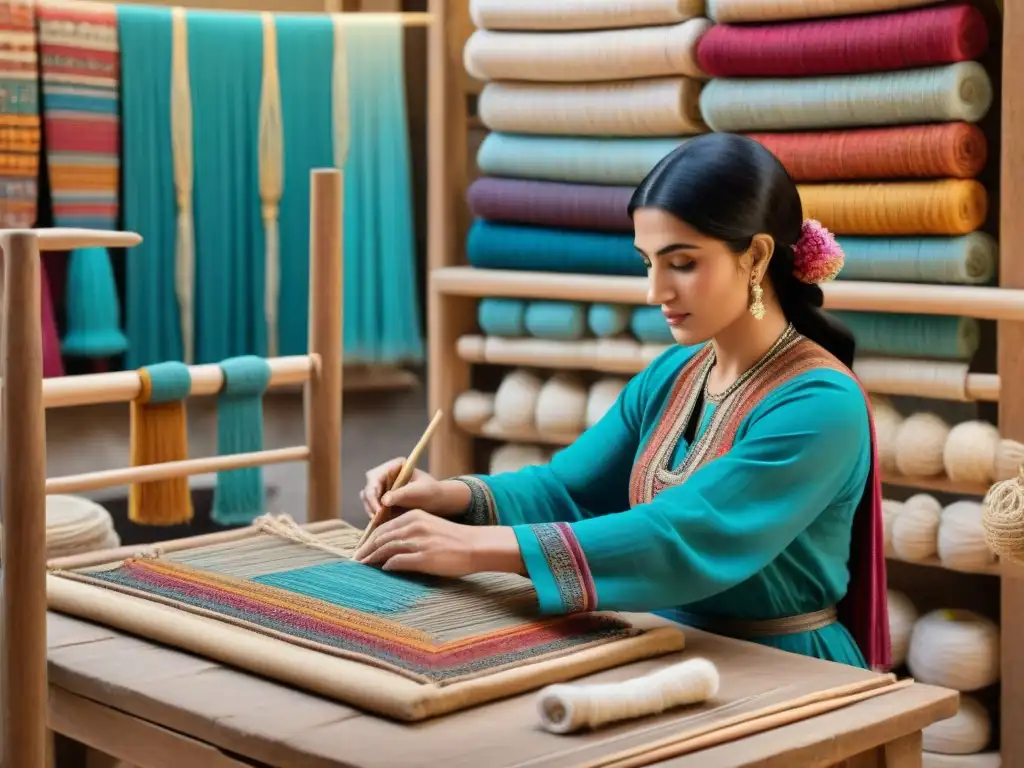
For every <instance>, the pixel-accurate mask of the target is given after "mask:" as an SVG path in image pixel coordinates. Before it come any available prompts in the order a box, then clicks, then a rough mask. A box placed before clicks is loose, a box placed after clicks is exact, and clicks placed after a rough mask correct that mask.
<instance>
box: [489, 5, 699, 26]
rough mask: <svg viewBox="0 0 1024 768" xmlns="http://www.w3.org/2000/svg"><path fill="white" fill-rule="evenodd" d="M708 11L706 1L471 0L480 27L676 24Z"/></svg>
mask: <svg viewBox="0 0 1024 768" xmlns="http://www.w3.org/2000/svg"><path fill="white" fill-rule="evenodd" d="M703 13H704V0H611V2H609V0H558V2H551V0H470V3H469V16H470V18H471V19H472V20H473V25H474V26H475V27H477V28H478V29H511V30H525V29H530V30H549V31H553V30H577V29H617V28H620V27H645V26H649V25H654V24H672V23H675V22H677V21H685V20H686V19H689V18H692V17H694V16H700V15H701V14H703Z"/></svg>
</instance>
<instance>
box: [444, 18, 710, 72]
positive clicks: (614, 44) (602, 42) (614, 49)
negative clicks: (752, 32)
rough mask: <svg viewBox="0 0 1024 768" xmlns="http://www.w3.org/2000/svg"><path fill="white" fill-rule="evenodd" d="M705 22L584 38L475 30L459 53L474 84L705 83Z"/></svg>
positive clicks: (604, 32) (707, 24)
mask: <svg viewBox="0 0 1024 768" xmlns="http://www.w3.org/2000/svg"><path fill="white" fill-rule="evenodd" d="M711 26H712V24H711V22H710V21H708V20H707V19H705V18H694V19H689V20H688V21H684V22H682V23H681V24H671V25H666V26H660V27H641V28H639V29H637V28H632V27H631V28H629V29H609V30H599V31H588V32H564V33H562V32H491V31H488V30H482V29H478V30H476V31H475V32H474V33H473V34H472V35H470V38H469V40H467V41H466V46H465V48H463V52H462V57H463V64H464V66H465V68H466V71H467V72H468V73H469V74H470V75H471V76H472V77H475V78H476V79H477V80H483V81H494V80H521V81H529V82H538V83H547V82H564V83H582V82H600V81H606V80H636V79H639V78H646V77H668V76H671V75H685V76H687V77H705V74H704V72H703V71H701V68H700V65H698V64H697V44H698V42H699V41H700V39H701V36H702V35H703V34H704V33H705V32H707V31H708V29H710V28H711Z"/></svg>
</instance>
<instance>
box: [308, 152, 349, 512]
mask: <svg viewBox="0 0 1024 768" xmlns="http://www.w3.org/2000/svg"><path fill="white" fill-rule="evenodd" d="M342 195H343V187H342V175H341V171H339V170H337V169H333V168H332V169H327V170H324V169H316V170H314V171H313V172H312V174H311V176H310V238H309V351H310V354H313V355H317V356H318V359H319V361H320V365H319V366H318V368H317V371H316V374H315V375H314V376H313V377H312V378H311V379H310V380H309V383H308V385H307V390H306V401H305V405H306V444H307V445H308V446H309V465H308V468H307V475H306V477H307V484H306V494H307V500H306V504H307V508H306V520H307V522H316V521H318V520H330V519H332V518H336V517H340V516H341V390H342V385H343V382H342V344H343V338H344V337H343V334H342V319H343V317H342V311H341V309H342V297H343V296H344V293H343V291H342V285H343V280H344V274H343V269H342V251H341V249H342V240H341V221H342V218H341V217H342V204H343V197H342Z"/></svg>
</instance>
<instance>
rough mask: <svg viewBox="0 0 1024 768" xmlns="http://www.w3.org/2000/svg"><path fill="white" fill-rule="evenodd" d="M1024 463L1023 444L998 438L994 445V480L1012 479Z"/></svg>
mask: <svg viewBox="0 0 1024 768" xmlns="http://www.w3.org/2000/svg"><path fill="white" fill-rule="evenodd" d="M1021 464H1024V444H1022V443H1018V442H1017V441H1016V440H1000V441H999V445H998V446H997V447H996V461H995V467H994V471H993V474H994V475H995V479H996V480H1012V479H1013V478H1015V477H1016V476H1017V473H1018V472H1019V471H1020V465H1021Z"/></svg>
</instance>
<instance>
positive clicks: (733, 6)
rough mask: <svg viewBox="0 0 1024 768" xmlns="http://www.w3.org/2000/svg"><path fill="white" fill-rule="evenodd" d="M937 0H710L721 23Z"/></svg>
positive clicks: (807, 16) (852, 11) (847, 13)
mask: <svg viewBox="0 0 1024 768" xmlns="http://www.w3.org/2000/svg"><path fill="white" fill-rule="evenodd" d="M934 2H935V0H707V15H708V18H710V19H712V20H713V21H714V22H715V23H717V24H734V23H739V22H753V21H785V20H787V19H817V18H825V17H829V16H855V15H857V14H861V13H878V12H879V11H893V10H896V9H899V8H916V7H919V6H922V5H931V4H932V3H934Z"/></svg>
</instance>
